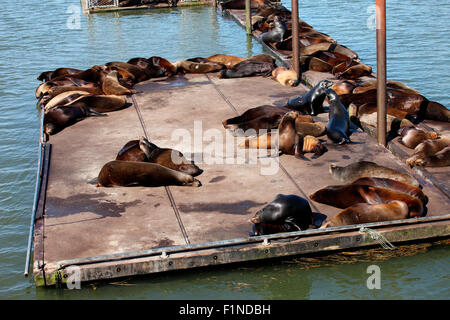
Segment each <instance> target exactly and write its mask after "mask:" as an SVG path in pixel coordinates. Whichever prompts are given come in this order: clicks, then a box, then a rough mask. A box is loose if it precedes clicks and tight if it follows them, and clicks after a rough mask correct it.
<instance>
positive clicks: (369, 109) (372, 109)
mask: <svg viewBox="0 0 450 320" xmlns="http://www.w3.org/2000/svg"><path fill="white" fill-rule="evenodd" d="M357 109H358V113H357V114H358V117H361V116H363V115H368V114H373V113H377V112H378V107H377V105H376V103H375V104H373V103H366V104H363V105H361V106H359V107H357ZM386 113H387V114H388V115H390V116H393V117H395V118H398V119H405V118H406V117H408V112H406V111H401V110H398V109H395V108H386Z"/></svg>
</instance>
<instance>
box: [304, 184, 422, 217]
mask: <svg viewBox="0 0 450 320" xmlns="http://www.w3.org/2000/svg"><path fill="white" fill-rule="evenodd" d="M309 198H310V199H311V200H314V201H316V202H319V203H324V204H327V205H330V206H333V207H336V208H340V209H345V208H348V207H350V206H352V205H355V204H357V203H369V204H377V203H388V202H389V201H392V200H399V201H403V202H405V203H406V204H407V205H408V208H409V215H410V217H421V216H422V215H423V214H424V213H425V212H426V211H425V210H424V204H423V202H422V201H421V200H420V199H419V198H417V197H414V196H411V195H409V194H406V193H404V192H400V191H396V190H393V189H387V188H382V187H374V186H369V185H364V184H347V185H343V186H327V187H325V188H322V189H320V190H318V191H316V192H314V193H313V194H311V195H310V196H309Z"/></svg>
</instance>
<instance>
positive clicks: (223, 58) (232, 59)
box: [207, 54, 245, 69]
mask: <svg viewBox="0 0 450 320" xmlns="http://www.w3.org/2000/svg"><path fill="white" fill-rule="evenodd" d="M207 59H208V60H210V61H213V62H220V63H223V64H224V65H225V66H226V67H227V68H228V69H231V68H232V67H234V66H235V65H236V64H238V63H239V62H242V61H244V60H245V58H242V57H236V56H230V55H226V54H215V55H213V56H210V57H208V58H207Z"/></svg>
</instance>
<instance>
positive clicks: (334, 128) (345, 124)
mask: <svg viewBox="0 0 450 320" xmlns="http://www.w3.org/2000/svg"><path fill="white" fill-rule="evenodd" d="M325 92H326V95H327V98H328V101H329V102H330V111H329V118H330V120H329V121H328V125H327V137H328V138H329V139H330V140H331V141H333V142H335V143H337V144H345V143H351V142H352V141H351V140H350V135H351V131H350V120H349V119H350V118H349V115H348V111H347V109H346V108H345V106H344V105H343V104H342V102H341V100H340V98H339V96H338V95H337V93H336V92H334V91H333V90H332V89H329V88H328V89H326V90H325Z"/></svg>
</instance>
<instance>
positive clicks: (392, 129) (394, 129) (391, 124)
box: [349, 105, 414, 136]
mask: <svg viewBox="0 0 450 320" xmlns="http://www.w3.org/2000/svg"><path fill="white" fill-rule="evenodd" d="M350 106H352V105H350ZM349 109H350V107H349ZM377 117H378V113H377V112H374V113H369V114H363V115H361V116H360V117H359V122H360V123H365V124H367V125H370V126H372V127H375V128H376V127H377V124H378V118H377ZM350 120H352V121H353V120H355V121H353V122H358V121H356V119H354V118H352V117H350ZM358 126H359V125H358ZM410 126H414V124H413V123H412V122H411V121H409V120H408V119H402V118H396V117H394V116H392V115H390V114H387V115H386V130H387V131H388V132H389V134H392V135H394V136H397V135H398V132H399V130H401V129H400V128H405V127H410Z"/></svg>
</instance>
